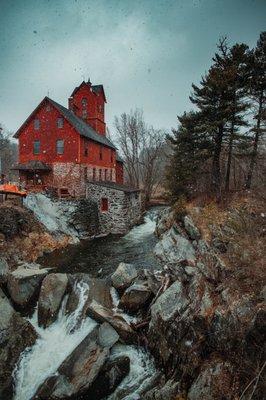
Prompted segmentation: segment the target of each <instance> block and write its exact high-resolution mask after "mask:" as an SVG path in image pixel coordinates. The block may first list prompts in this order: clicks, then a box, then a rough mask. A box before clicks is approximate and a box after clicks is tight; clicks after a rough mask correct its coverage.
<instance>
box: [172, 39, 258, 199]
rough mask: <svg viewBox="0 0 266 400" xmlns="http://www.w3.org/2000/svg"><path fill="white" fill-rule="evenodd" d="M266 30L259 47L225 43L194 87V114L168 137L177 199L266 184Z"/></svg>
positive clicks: (186, 116)
mask: <svg viewBox="0 0 266 400" xmlns="http://www.w3.org/2000/svg"><path fill="white" fill-rule="evenodd" d="M265 94H266V32H262V33H261V35H260V37H259V40H258V42H257V45H256V47H255V48H254V49H249V47H248V46H247V45H246V44H238V43H237V44H235V45H233V46H231V47H230V46H229V45H228V42H227V40H226V38H223V39H221V40H220V41H219V43H218V45H217V52H216V54H215V55H214V57H213V59H212V65H211V67H210V68H209V70H208V72H207V73H206V74H205V75H204V76H203V77H202V79H201V81H200V85H195V84H192V93H191V96H190V100H191V102H192V104H193V105H194V110H193V111H190V112H185V113H184V114H183V115H181V116H179V117H178V121H179V126H178V128H177V129H176V130H173V131H172V134H171V135H169V136H168V139H169V140H170V142H171V143H172V148H173V154H172V157H171V162H170V163H169V166H168V168H167V189H168V192H169V194H170V197H171V198H172V200H175V199H176V198H178V197H179V196H181V195H185V196H187V197H191V196H195V195H197V194H198V193H200V192H204V191H205V192H207V193H212V194H214V195H215V196H216V198H217V199H218V200H220V199H221V197H222V195H223V194H224V193H227V192H228V191H230V190H232V189H240V188H243V187H245V188H248V189H250V188H251V187H255V186H256V187H257V186H261V185H263V184H265V172H266V168H265V143H264V139H265V128H266V111H265Z"/></svg>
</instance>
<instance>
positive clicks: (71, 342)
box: [14, 282, 96, 400]
mask: <svg viewBox="0 0 266 400" xmlns="http://www.w3.org/2000/svg"><path fill="white" fill-rule="evenodd" d="M75 290H76V291H77V293H78V294H79V304H78V307H77V308H76V310H75V311H74V312H73V313H72V314H70V315H66V314H65V307H66V302H67V296H66V297H65V298H64V300H63V302H62V306H61V309H60V311H59V315H58V318H57V320H56V321H55V322H54V323H53V324H52V325H50V326H49V327H47V328H41V327H39V326H38V318H37V309H36V310H35V312H34V314H33V316H32V317H31V318H30V320H29V321H30V322H31V324H32V325H33V326H34V328H35V329H36V331H37V333H38V335H39V338H38V339H37V340H36V343H35V344H34V345H33V346H32V347H31V348H28V349H26V350H25V351H24V352H23V353H22V354H21V357H20V361H19V363H18V365H17V368H16V369H15V371H14V378H15V397H14V400H30V399H31V398H32V397H33V396H34V394H35V393H36V391H37V389H38V388H39V386H40V385H41V384H42V383H43V382H44V381H45V379H46V378H48V377H49V376H52V375H54V374H55V373H56V371H57V369H58V368H59V366H60V365H61V364H62V362H63V361H64V360H65V359H66V357H67V356H68V355H69V354H70V353H71V352H72V351H73V350H74V349H75V348H76V347H77V346H78V345H79V344H80V343H81V341H82V340H83V339H84V338H85V337H86V336H87V335H88V333H89V332H90V331H91V330H92V329H93V328H94V327H95V325H96V322H95V321H94V320H92V319H91V318H86V319H85V320H83V322H82V323H81V324H79V321H80V319H79V316H80V313H81V312H82V309H83V307H84V304H85V302H86V300H87V298H88V292H89V286H88V285H87V284H86V283H83V282H82V283H81V282H80V283H77V285H76V287H75Z"/></svg>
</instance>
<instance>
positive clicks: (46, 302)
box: [38, 274, 68, 327]
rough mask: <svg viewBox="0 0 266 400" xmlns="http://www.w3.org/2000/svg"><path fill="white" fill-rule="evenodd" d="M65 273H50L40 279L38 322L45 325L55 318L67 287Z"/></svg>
mask: <svg viewBox="0 0 266 400" xmlns="http://www.w3.org/2000/svg"><path fill="white" fill-rule="evenodd" d="M67 284H68V278H67V275H66V274H50V275H47V276H46V277H45V278H44V280H43V281H42V286H41V291H40V295H39V301H38V324H39V325H40V326H44V327H47V326H49V325H51V323H52V322H54V321H55V320H56V318H57V314H58V311H59V308H60V305H61V303H62V300H63V297H64V294H65V292H66V289H67Z"/></svg>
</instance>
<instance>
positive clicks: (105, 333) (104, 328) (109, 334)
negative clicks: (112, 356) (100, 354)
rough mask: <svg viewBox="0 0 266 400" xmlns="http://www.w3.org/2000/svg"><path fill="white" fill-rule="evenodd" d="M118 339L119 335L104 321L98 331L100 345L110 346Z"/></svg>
mask: <svg viewBox="0 0 266 400" xmlns="http://www.w3.org/2000/svg"><path fill="white" fill-rule="evenodd" d="M118 340H119V335H118V333H117V332H116V330H115V329H114V328H113V327H112V326H111V325H110V324H108V322H104V323H103V324H102V325H101V326H100V328H99V332H98V342H99V344H100V346H102V347H108V348H110V347H112V346H113V345H114V344H115V343H116V342H117V341H118Z"/></svg>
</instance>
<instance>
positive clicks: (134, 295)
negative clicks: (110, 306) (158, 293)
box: [119, 283, 152, 311]
mask: <svg viewBox="0 0 266 400" xmlns="http://www.w3.org/2000/svg"><path fill="white" fill-rule="evenodd" d="M151 296H152V292H151V291H150V289H149V288H148V287H147V286H146V285H144V284H143V283H134V284H133V285H132V286H130V287H129V288H128V289H126V291H125V292H124V294H123V295H122V297H121V299H120V302H119V307H122V308H123V309H125V310H128V311H138V310H139V309H140V308H142V307H143V306H145V305H146V304H147V302H148V300H149V299H150V298H151Z"/></svg>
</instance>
